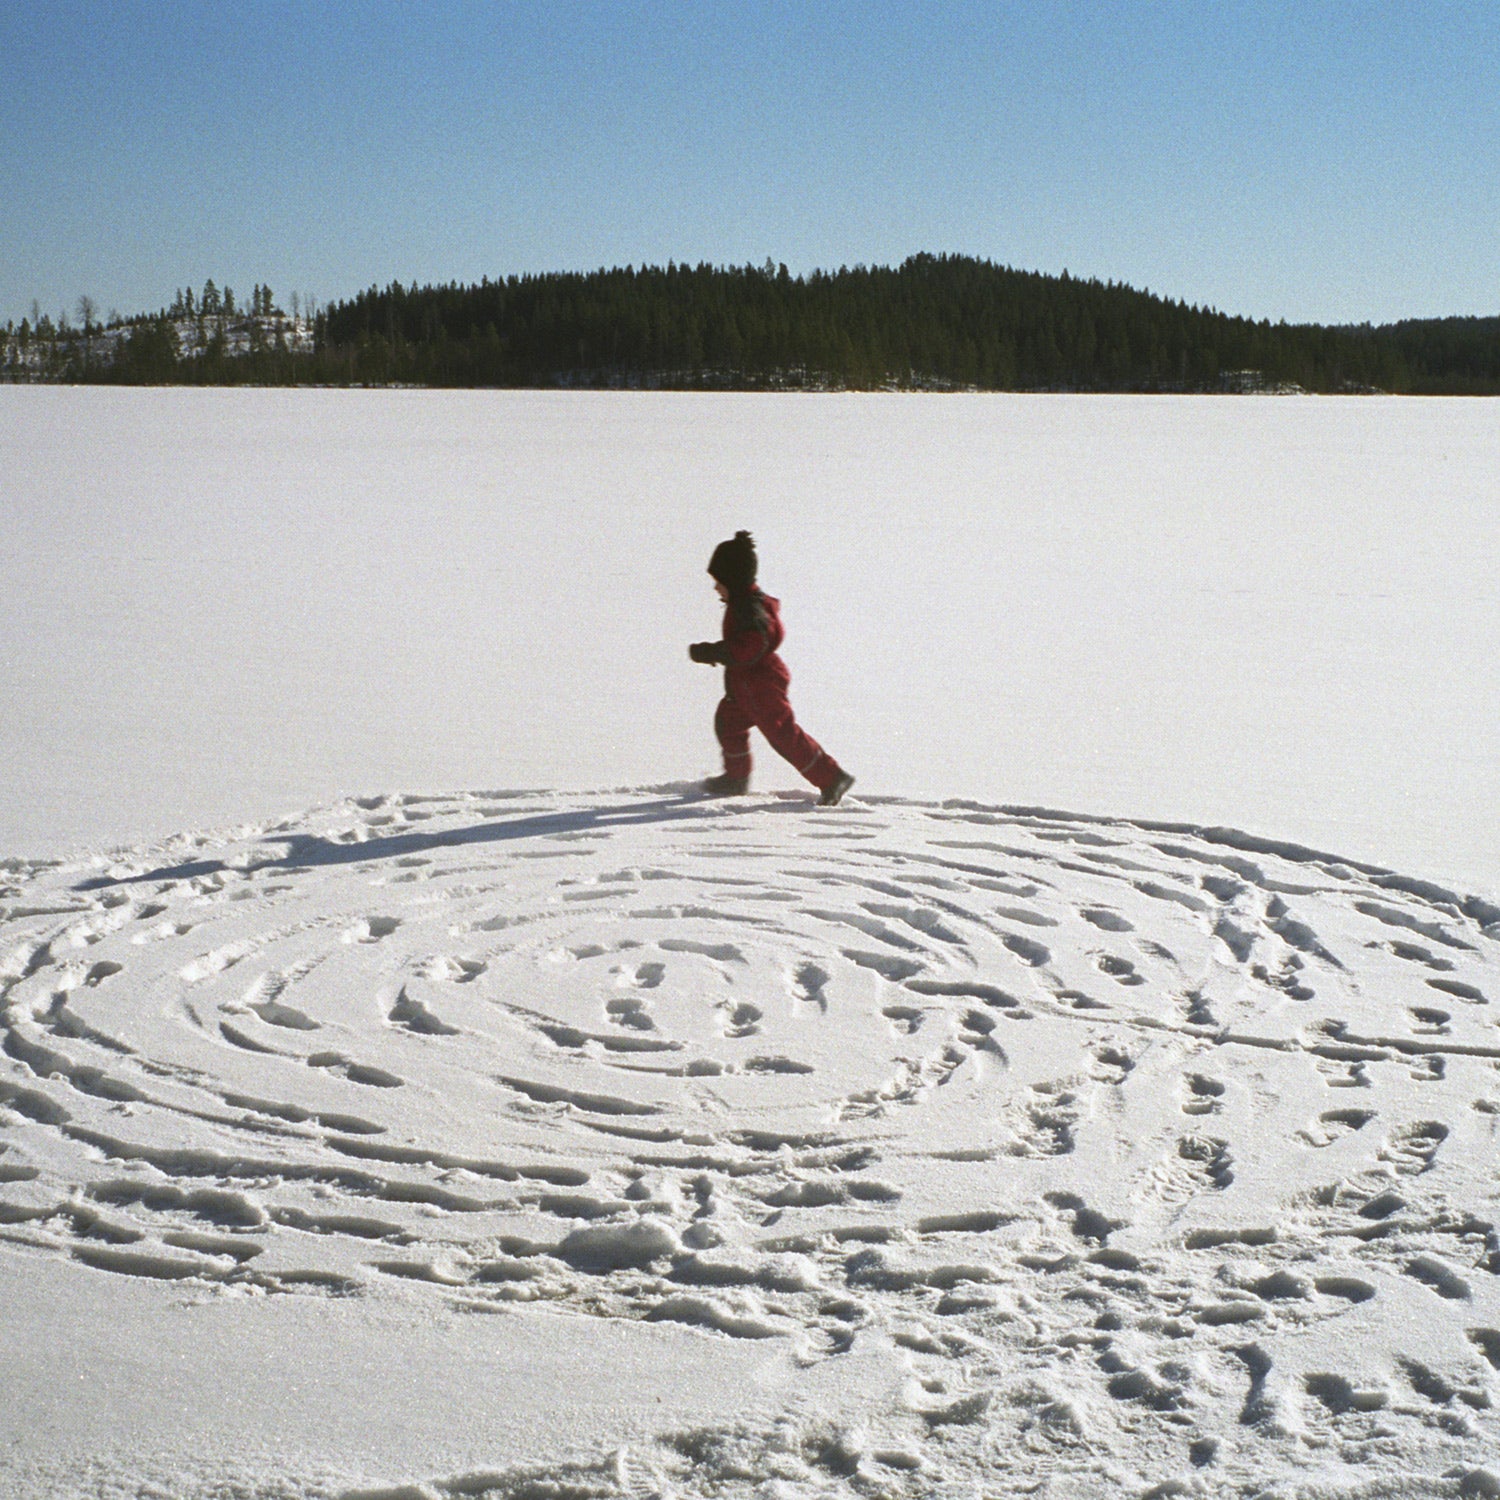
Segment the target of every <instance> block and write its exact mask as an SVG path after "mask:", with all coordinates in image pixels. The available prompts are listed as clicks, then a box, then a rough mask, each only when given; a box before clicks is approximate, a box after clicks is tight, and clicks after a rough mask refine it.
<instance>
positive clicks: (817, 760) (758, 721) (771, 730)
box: [726, 692, 843, 792]
mask: <svg viewBox="0 0 1500 1500" xmlns="http://www.w3.org/2000/svg"><path fill="white" fill-rule="evenodd" d="M754 707H755V710H756V713H755V727H756V728H757V729H759V730H760V732H761V733H762V734H763V735H765V737H766V743H767V744H769V745H770V747H771V748H772V749H773V750H774V751H775V752H776V753H777V754H778V755H779V756H781V758H782V759H783V760H787V761H790V762H791V763H792V765H793V766H794V767H795V768H796V769H797V771H798V772H799V773H800V774H801V775H803V776H805V777H806V778H807V779H808V780H809V781H810V782H812V784H813V785H814V786H815V787H817V789H818V790H819V791H820V792H826V791H827V790H828V788H829V787H831V786H832V785H833V784H834V782H835V781H837V780H838V779H839V777H840V776H841V775H842V774H843V771H842V769H841V768H840V766H839V763H838V762H837V761H836V760H834V758H833V757H832V756H831V755H830V754H829V753H828V752H827V751H826V750H825V749H824V748H823V747H822V746H821V745H820V744H819V743H818V742H817V741H816V740H815V739H814V738H813V737H812V736H811V735H810V734H809V733H808V732H807V731H806V730H805V729H803V728H802V727H801V726H800V725H799V724H798V723H797V720H796V717H795V716H794V715H793V713H792V705H791V704H790V702H788V701H787V697H786V694H785V693H777V694H772V693H770V692H763V693H760V694H757V696H756V700H755V705H754ZM726 764H727V762H726Z"/></svg>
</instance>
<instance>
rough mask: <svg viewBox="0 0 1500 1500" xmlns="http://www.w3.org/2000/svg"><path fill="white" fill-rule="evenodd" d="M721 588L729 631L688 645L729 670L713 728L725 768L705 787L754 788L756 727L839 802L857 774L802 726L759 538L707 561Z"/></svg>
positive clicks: (827, 802)
mask: <svg viewBox="0 0 1500 1500" xmlns="http://www.w3.org/2000/svg"><path fill="white" fill-rule="evenodd" d="M708 571H709V576H710V577H712V579H713V580H714V589H715V591H716V592H717V593H718V595H719V598H721V599H722V600H723V601H724V602H725V604H726V605H727V606H728V607H727V608H726V609H725V611H724V637H723V639H722V640H718V641H699V642H697V643H696V644H695V645H692V646H689V647H688V655H689V656H690V657H692V659H693V660H694V661H697V662H705V663H708V664H710V665H716V666H722V667H723V668H724V699H723V701H722V702H721V703H720V704H719V708H718V711H717V712H716V713H715V714H714V733H715V734H717V735H718V737H719V745H720V747H721V748H722V749H723V751H724V774H723V775H722V776H710V777H709V779H708V780H707V781H705V782H704V783H703V790H704V791H706V792H710V793H713V794H714V795H716V796H720V797H738V796H741V795H742V794H743V793H745V792H747V791H749V789H750V730H751V727H752V726H754V727H755V728H756V729H758V730H760V732H761V733H762V734H763V735H765V737H766V739H767V741H768V742H769V743H770V746H771V748H772V749H773V750H774V751H776V753H777V754H778V755H780V756H782V757H783V758H784V759H786V760H789V761H790V762H791V763H792V765H794V766H795V767H796V768H797V770H798V771H799V772H800V773H801V774H802V775H803V776H805V777H806V778H807V779H808V780H809V781H810V782H812V784H813V785H814V786H815V787H817V788H818V790H819V791H820V792H822V794H823V795H822V796H821V797H820V798H819V799H818V801H819V802H820V803H821V805H822V806H824V807H836V806H837V805H838V803H839V801H840V799H841V798H842V797H843V795H844V793H845V792H847V791H848V790H849V788H850V787H851V786H853V785H854V778H853V777H852V776H851V775H850V774H849V773H848V772H847V771H845V770H843V769H842V768H841V767H840V766H839V764H838V762H837V761H836V760H834V759H833V757H832V756H831V755H829V753H828V752H827V751H826V750H824V749H823V748H822V747H821V746H820V745H819V744H818V742H817V741H816V740H815V739H813V738H812V736H811V735H809V734H808V733H807V732H806V731H805V730H803V729H801V728H799V727H798V725H797V721H796V719H795V718H793V717H792V705H791V704H790V703H788V702H787V696H786V690H787V687H788V685H789V684H790V683H791V680H792V674H791V673H790V672H788V671H787V669H786V663H785V662H784V661H782V659H781V658H780V657H779V656H777V654H776V648H777V647H778V646H779V645H780V644H781V642H782V640H783V639H784V638H785V634H786V632H785V631H784V630H783V629H782V628H781V615H780V605H779V601H777V600H775V599H772V598H770V597H769V596H768V595H766V594H763V593H761V591H760V590H759V589H758V588H757V587H756V586H755V572H756V558H755V543H754V542H753V541H752V540H751V537H750V533H749V532H748V531H737V532H735V534H734V537H733V539H732V540H730V541H727V542H720V543H719V545H718V546H717V547H715V548H714V555H713V556H712V557H711V558H710V559H709V563H708Z"/></svg>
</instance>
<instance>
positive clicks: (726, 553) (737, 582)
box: [708, 531, 756, 594]
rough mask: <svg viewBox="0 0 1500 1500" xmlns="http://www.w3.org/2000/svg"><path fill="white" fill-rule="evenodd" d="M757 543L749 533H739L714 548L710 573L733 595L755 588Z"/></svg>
mask: <svg viewBox="0 0 1500 1500" xmlns="http://www.w3.org/2000/svg"><path fill="white" fill-rule="evenodd" d="M755 569H756V561H755V542H754V541H753V540H752V539H751V536H750V533H749V532H748V531H737V532H735V534H734V536H733V538H732V539H731V540H729V541H727V542H720V543H719V545H718V546H717V547H715V548H714V555H713V556H712V557H711V558H709V560H708V571H709V574H710V576H711V577H713V578H715V579H717V580H718V581H719V582H720V583H722V584H723V585H724V587H725V588H726V589H728V590H729V592H730V593H731V594H741V593H744V592H745V591H746V590H747V589H751V588H754V586H755Z"/></svg>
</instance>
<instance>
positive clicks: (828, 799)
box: [818, 771, 854, 807]
mask: <svg viewBox="0 0 1500 1500" xmlns="http://www.w3.org/2000/svg"><path fill="white" fill-rule="evenodd" d="M853 785H854V778H853V777H852V776H851V775H850V774H849V773H848V772H847V771H840V772H839V775H838V780H837V781H835V782H834V783H833V785H832V786H830V787H828V788H826V789H825V790H824V792H823V795H822V796H821V797H819V798H818V806H819V807H837V806H838V805H839V803H840V802H842V801H843V800H844V793H845V792H847V791H848V790H849V788H850V787H851V786H853Z"/></svg>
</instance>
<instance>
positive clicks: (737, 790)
mask: <svg viewBox="0 0 1500 1500" xmlns="http://www.w3.org/2000/svg"><path fill="white" fill-rule="evenodd" d="M703 790H704V791H705V792H707V793H708V795H709V796H710V797H743V796H744V795H745V793H746V792H748V791H749V790H750V778H749V777H748V776H730V775H728V774H726V775H723V776H710V777H709V778H708V780H707V781H705V782H704V783H703Z"/></svg>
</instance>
